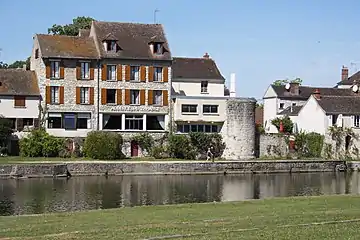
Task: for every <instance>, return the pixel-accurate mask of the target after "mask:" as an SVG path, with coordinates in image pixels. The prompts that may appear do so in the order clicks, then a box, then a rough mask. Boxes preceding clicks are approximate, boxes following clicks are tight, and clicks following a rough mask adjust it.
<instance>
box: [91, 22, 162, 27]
mask: <svg viewBox="0 0 360 240" xmlns="http://www.w3.org/2000/svg"><path fill="white" fill-rule="evenodd" d="M94 22H96V23H117V24H134V25H159V26H162V25H163V24H161V23H140V22H115V21H94Z"/></svg>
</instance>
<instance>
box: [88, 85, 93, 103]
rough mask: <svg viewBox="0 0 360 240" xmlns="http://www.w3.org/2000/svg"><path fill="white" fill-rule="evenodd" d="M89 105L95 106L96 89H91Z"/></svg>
mask: <svg viewBox="0 0 360 240" xmlns="http://www.w3.org/2000/svg"><path fill="white" fill-rule="evenodd" d="M89 98H90V99H89V104H90V105H94V88H93V87H91V88H89Z"/></svg>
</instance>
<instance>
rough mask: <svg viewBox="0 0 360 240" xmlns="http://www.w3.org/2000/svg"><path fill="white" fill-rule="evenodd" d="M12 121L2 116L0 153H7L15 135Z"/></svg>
mask: <svg viewBox="0 0 360 240" xmlns="http://www.w3.org/2000/svg"><path fill="white" fill-rule="evenodd" d="M11 125H12V124H11V121H10V120H9V119H6V118H4V117H2V116H0V153H5V152H7V151H6V146H7V143H8V140H9V138H10V136H11V135H12V133H13V130H12V128H11Z"/></svg>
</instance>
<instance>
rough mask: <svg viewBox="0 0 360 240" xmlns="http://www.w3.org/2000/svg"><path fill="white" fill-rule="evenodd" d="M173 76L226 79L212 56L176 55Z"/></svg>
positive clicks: (174, 77)
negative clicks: (187, 56)
mask: <svg viewBox="0 0 360 240" xmlns="http://www.w3.org/2000/svg"><path fill="white" fill-rule="evenodd" d="M172 78H173V79H176V78H187V79H221V80H225V78H224V77H223V76H222V75H221V73H220V71H219V69H218V67H217V66H216V63H215V61H214V60H212V59H210V58H180V57H174V58H173V63H172Z"/></svg>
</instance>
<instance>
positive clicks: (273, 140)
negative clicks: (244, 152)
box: [259, 134, 289, 158]
mask: <svg viewBox="0 0 360 240" xmlns="http://www.w3.org/2000/svg"><path fill="white" fill-rule="evenodd" d="M259 138H260V139H259V157H260V158H261V157H268V158H278V157H286V155H288V152H289V151H288V145H287V143H286V141H285V137H284V136H283V135H279V134H261V135H260V136H259Z"/></svg>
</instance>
